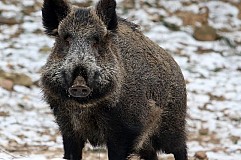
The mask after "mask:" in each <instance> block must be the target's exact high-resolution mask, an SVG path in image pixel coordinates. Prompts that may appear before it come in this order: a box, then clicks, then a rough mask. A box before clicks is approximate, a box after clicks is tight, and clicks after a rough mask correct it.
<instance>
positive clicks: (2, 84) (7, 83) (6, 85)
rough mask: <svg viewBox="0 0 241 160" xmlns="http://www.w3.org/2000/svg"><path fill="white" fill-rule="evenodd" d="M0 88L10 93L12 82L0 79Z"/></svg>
mask: <svg viewBox="0 0 241 160" xmlns="http://www.w3.org/2000/svg"><path fill="white" fill-rule="evenodd" d="M0 87H2V88H4V89H6V90H8V91H12V90H13V82H12V81H11V80H8V79H3V78H1V77H0Z"/></svg>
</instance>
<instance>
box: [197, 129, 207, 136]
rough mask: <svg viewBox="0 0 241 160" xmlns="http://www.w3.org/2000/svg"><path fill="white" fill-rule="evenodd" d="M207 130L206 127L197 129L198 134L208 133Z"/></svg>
mask: <svg viewBox="0 0 241 160" xmlns="http://www.w3.org/2000/svg"><path fill="white" fill-rule="evenodd" d="M208 132H209V130H208V128H201V129H199V134H200V135H208Z"/></svg>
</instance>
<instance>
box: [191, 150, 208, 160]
mask: <svg viewBox="0 0 241 160" xmlns="http://www.w3.org/2000/svg"><path fill="white" fill-rule="evenodd" d="M194 157H195V160H208V156H207V154H206V152H204V151H198V152H196V153H195V155H194Z"/></svg>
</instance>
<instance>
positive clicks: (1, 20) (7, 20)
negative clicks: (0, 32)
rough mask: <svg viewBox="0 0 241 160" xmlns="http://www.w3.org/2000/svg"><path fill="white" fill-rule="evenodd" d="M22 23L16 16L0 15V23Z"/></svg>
mask: <svg viewBox="0 0 241 160" xmlns="http://www.w3.org/2000/svg"><path fill="white" fill-rule="evenodd" d="M20 23H22V20H20V19H17V18H6V17H2V16H0V24H7V25H14V24H20Z"/></svg>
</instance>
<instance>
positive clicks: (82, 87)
mask: <svg viewBox="0 0 241 160" xmlns="http://www.w3.org/2000/svg"><path fill="white" fill-rule="evenodd" d="M91 91H92V90H91V89H90V88H89V87H88V86H87V85H86V81H85V79H84V78H83V77H82V76H78V77H77V78H75V80H74V82H73V85H72V86H71V87H70V88H69V89H68V93H69V95H71V96H72V97H76V98H84V97H87V96H89V95H90V93H91Z"/></svg>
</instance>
